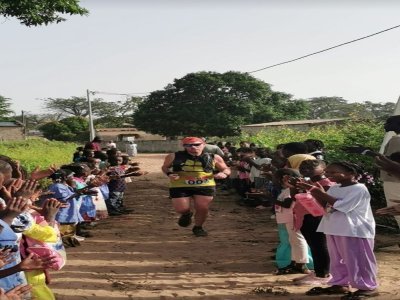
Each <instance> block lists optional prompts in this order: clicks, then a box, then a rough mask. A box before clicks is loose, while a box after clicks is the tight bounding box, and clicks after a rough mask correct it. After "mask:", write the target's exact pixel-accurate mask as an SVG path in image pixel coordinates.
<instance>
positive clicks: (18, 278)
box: [0, 219, 26, 292]
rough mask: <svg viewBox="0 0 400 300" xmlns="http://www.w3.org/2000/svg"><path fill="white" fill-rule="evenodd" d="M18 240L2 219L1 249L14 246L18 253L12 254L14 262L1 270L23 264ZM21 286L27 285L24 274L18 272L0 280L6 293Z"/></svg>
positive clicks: (0, 222) (0, 224)
mask: <svg viewBox="0 0 400 300" xmlns="http://www.w3.org/2000/svg"><path fill="white" fill-rule="evenodd" d="M18 240H19V238H18V235H17V234H16V233H15V232H14V231H13V230H12V229H11V227H10V226H9V225H8V224H7V223H6V222H4V221H3V220H1V219H0V247H1V248H4V246H13V247H14V249H15V250H16V252H12V255H13V258H14V260H12V261H11V262H10V263H9V264H7V265H5V266H4V267H3V268H1V270H5V269H8V268H11V267H14V266H16V265H17V264H19V263H20V262H21V255H20V252H19V243H18V242H19V241H18ZM20 284H26V279H25V275H24V272H17V273H14V274H11V275H10V276H7V277H4V278H1V279H0V287H1V288H3V289H4V290H5V291H6V292H8V291H9V290H11V289H13V288H15V287H16V286H18V285H20Z"/></svg>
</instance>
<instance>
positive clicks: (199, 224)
mask: <svg viewBox="0 0 400 300" xmlns="http://www.w3.org/2000/svg"><path fill="white" fill-rule="evenodd" d="M182 146H183V148H184V151H178V152H175V153H171V154H168V155H167V156H166V157H165V160H164V164H163V166H162V168H161V169H162V171H163V172H164V173H165V175H167V176H168V178H169V180H170V189H169V195H170V198H171V199H172V205H173V207H174V209H175V211H176V212H177V213H179V214H181V216H180V218H179V221H178V225H179V226H181V227H188V226H189V225H190V224H191V223H192V216H193V212H192V211H191V207H190V202H191V199H193V202H194V209H195V216H194V219H195V225H194V227H193V229H192V231H193V234H194V235H195V236H197V237H199V236H207V231H205V230H204V229H203V224H204V222H205V221H206V218H207V215H208V208H209V206H210V204H211V202H212V200H213V197H214V195H215V180H214V179H225V178H227V177H228V176H229V175H230V174H231V170H230V168H229V167H228V166H227V165H226V164H225V162H224V160H223V158H222V157H221V156H219V155H218V154H212V153H203V150H204V147H205V142H204V140H203V139H202V138H200V137H186V138H184V139H182ZM214 169H217V171H218V172H217V173H215V174H214Z"/></svg>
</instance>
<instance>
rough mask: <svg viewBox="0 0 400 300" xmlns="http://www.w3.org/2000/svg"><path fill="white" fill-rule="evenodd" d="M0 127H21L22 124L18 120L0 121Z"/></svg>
mask: <svg viewBox="0 0 400 300" xmlns="http://www.w3.org/2000/svg"><path fill="white" fill-rule="evenodd" d="M0 127H22V124H21V123H19V122H13V121H4V122H1V121H0Z"/></svg>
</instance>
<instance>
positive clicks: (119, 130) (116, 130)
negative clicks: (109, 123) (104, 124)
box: [96, 127, 145, 135]
mask: <svg viewBox="0 0 400 300" xmlns="http://www.w3.org/2000/svg"><path fill="white" fill-rule="evenodd" d="M96 132H97V133H100V134H112V135H118V134H145V132H144V131H139V130H137V129H136V128H132V127H131V128H99V129H96Z"/></svg>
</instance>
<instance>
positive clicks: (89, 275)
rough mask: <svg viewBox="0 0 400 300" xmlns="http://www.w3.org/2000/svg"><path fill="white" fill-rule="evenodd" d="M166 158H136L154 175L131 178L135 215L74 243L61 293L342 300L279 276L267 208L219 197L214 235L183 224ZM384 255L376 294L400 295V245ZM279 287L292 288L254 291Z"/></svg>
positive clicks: (58, 275)
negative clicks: (174, 204) (171, 196)
mask: <svg viewBox="0 0 400 300" xmlns="http://www.w3.org/2000/svg"><path fill="white" fill-rule="evenodd" d="M163 158H164V155H161V154H142V155H139V157H138V158H137V161H139V162H140V163H141V167H142V169H144V170H147V171H150V174H148V175H146V176H144V177H141V178H136V179H135V180H134V182H133V183H130V184H128V186H129V187H128V190H127V193H126V198H125V199H126V200H125V201H126V206H128V207H129V208H134V209H135V211H134V212H133V213H132V214H130V215H125V216H123V217H111V218H109V219H107V220H104V221H102V222H100V223H99V224H98V226H96V227H95V228H94V229H92V230H91V231H92V233H93V234H94V237H92V238H88V239H86V240H85V241H84V242H82V245H81V246H80V247H77V248H68V249H67V252H68V263H67V266H65V267H64V268H63V269H62V270H61V271H58V272H53V273H52V284H51V285H50V286H51V287H52V289H53V290H54V292H55V293H56V295H57V299H59V300H77V299H104V300H106V299H107V300H113V299H115V300H117V299H149V300H150V299H174V298H175V299H221V300H222V299H224V300H228V299H230V300H236V299H262V298H270V299H339V297H337V296H336V297H327V296H325V297H308V296H304V292H305V291H306V290H307V289H309V288H310V287H298V286H294V285H293V284H292V282H291V280H292V279H293V278H294V277H296V276H298V275H287V276H276V275H273V274H272V273H273V271H274V270H275V267H274V263H273V261H272V260H271V259H270V257H271V255H273V253H272V252H271V249H272V248H274V247H276V245H277V231H276V225H275V221H274V220H271V219H270V212H269V211H268V210H264V211H259V210H256V209H254V208H246V207H241V206H238V205H236V204H235V198H234V196H233V195H218V196H217V197H216V199H215V201H214V202H213V205H212V209H211V212H210V216H209V219H208V221H207V223H206V226H205V228H206V229H207V230H208V231H209V236H208V237H205V238H196V237H194V236H193V235H192V233H191V230H190V228H180V227H179V226H178V225H177V224H176V221H177V215H176V214H175V213H174V212H173V210H172V208H171V204H170V200H169V199H168V197H167V195H168V191H167V180H166V177H165V176H164V175H162V174H161V173H160V171H159V170H160V166H161V164H162V160H163ZM377 259H378V261H379V280H380V284H381V287H380V290H381V296H379V297H376V298H374V299H400V288H399V285H398V274H399V268H400V255H399V248H397V247H392V248H386V249H385V250H381V251H379V252H377ZM272 286H273V287H281V288H285V289H286V290H287V291H288V292H289V294H288V295H286V296H284V295H273V294H271V293H261V294H256V293H254V292H253V290H254V289H255V288H257V287H272Z"/></svg>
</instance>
